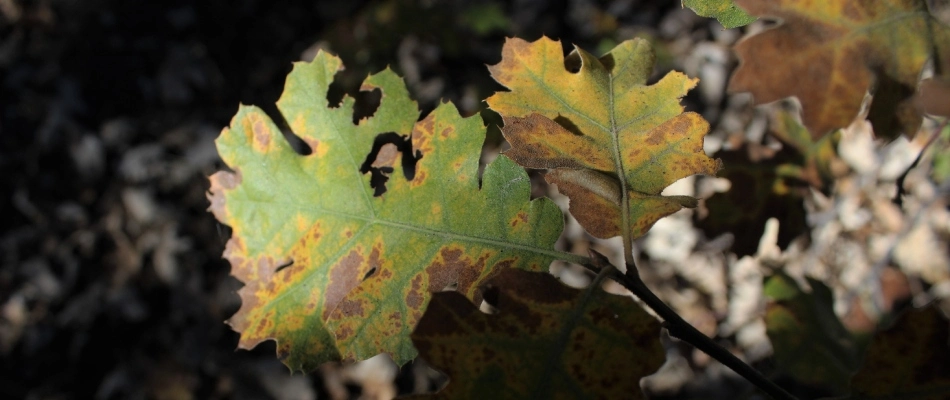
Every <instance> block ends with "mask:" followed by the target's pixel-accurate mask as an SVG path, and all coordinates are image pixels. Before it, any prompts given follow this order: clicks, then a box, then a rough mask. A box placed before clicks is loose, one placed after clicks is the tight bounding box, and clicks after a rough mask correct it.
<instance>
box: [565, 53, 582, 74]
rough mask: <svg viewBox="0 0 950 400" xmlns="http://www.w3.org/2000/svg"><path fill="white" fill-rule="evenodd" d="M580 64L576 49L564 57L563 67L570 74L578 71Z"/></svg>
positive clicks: (579, 56)
mask: <svg viewBox="0 0 950 400" xmlns="http://www.w3.org/2000/svg"><path fill="white" fill-rule="evenodd" d="M582 64H583V62H582V61H581V55H580V54H578V53H577V50H574V51H572V52H571V54H568V55H567V57H564V69H566V70H567V72H570V73H572V74H576V73H578V72H580V71H581V66H582Z"/></svg>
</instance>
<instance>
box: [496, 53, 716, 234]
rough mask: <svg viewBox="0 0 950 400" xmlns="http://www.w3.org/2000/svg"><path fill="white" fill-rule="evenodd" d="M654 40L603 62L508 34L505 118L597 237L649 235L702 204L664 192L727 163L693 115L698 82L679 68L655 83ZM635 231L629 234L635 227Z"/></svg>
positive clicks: (499, 69)
mask: <svg viewBox="0 0 950 400" xmlns="http://www.w3.org/2000/svg"><path fill="white" fill-rule="evenodd" d="M654 60H655V56H654V53H653V49H652V48H651V47H650V44H649V42H647V41H646V40H643V39H634V40H628V41H625V42H623V43H621V44H620V45H618V46H617V47H615V48H614V49H613V50H611V51H610V52H609V53H607V54H606V55H604V56H603V57H600V58H599V59H598V58H596V57H594V56H593V55H591V54H590V53H588V52H586V51H584V50H582V49H580V48H575V49H574V51H573V52H571V54H570V55H569V56H568V57H567V58H565V57H564V53H563V50H562V48H561V44H560V42H556V41H553V40H550V39H548V38H546V37H542V38H541V39H539V40H537V41H535V42H533V43H529V42H526V41H524V40H521V39H508V40H507V41H506V42H505V45H504V47H503V48H502V60H501V62H500V63H498V64H496V65H494V66H491V67H489V69H490V71H491V74H492V77H493V78H494V79H495V80H496V81H498V82H499V83H501V84H502V85H504V86H505V87H506V88H508V89H509V90H510V91H508V92H498V93H495V94H494V95H492V96H491V97H489V98H488V99H487V102H488V105H489V107H491V108H492V109H493V110H495V111H496V112H498V113H499V114H501V115H502V117H503V119H504V124H505V126H504V127H503V128H502V132H503V134H504V135H505V138H507V139H508V142H509V143H510V144H511V150H509V151H507V152H506V153H505V154H506V155H508V156H509V157H511V159H512V160H514V161H515V162H517V163H518V164H520V165H522V166H525V167H528V168H536V169H549V170H550V171H549V172H548V173H547V174H546V175H545V179H546V180H547V181H548V182H550V183H553V184H556V185H557V186H558V190H559V191H560V192H561V193H562V194H564V195H566V196H568V197H569V198H570V212H571V214H573V215H574V216H575V217H576V218H577V220H578V221H579V222H580V223H581V225H582V226H583V227H584V228H585V229H586V230H587V231H588V232H589V233H590V234H591V235H593V236H596V237H599V238H608V237H613V236H624V237H625V238H627V237H629V238H630V239H633V238H636V237H638V236H642V235H643V234H645V233H646V231H647V230H649V228H650V227H651V226H652V225H653V224H654V223H655V222H656V221H657V220H658V219H660V218H662V217H664V216H667V215H669V214H672V213H674V212H676V211H678V210H680V209H681V208H682V207H695V205H696V199H694V198H692V197H688V196H661V195H660V193H661V192H662V191H663V189H664V188H666V187H667V186H669V185H670V184H672V183H673V182H675V181H676V180H678V179H680V178H684V177H687V176H690V175H695V174H709V175H713V174H715V173H716V171H718V170H719V168H720V163H719V162H718V161H716V160H713V159H710V158H709V157H707V156H706V155H705V153H704V152H703V136H704V135H705V134H706V132H707V131H708V130H709V124H708V123H707V122H706V121H705V120H704V119H703V118H702V117H701V116H699V114H696V113H692V112H687V113H684V112H683V107H682V106H681V105H680V98H682V97H683V96H684V95H685V94H686V92H687V91H688V90H689V89H691V88H693V87H694V86H695V85H696V82H697V80H696V79H690V78H687V77H686V75H684V74H682V73H679V72H670V73H669V74H667V75H666V76H665V77H663V79H661V80H660V81H659V82H657V83H656V84H653V85H647V84H646V82H647V78H649V76H650V74H651V73H652V71H653V64H654ZM625 230H627V231H625Z"/></svg>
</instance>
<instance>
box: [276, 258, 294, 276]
mask: <svg viewBox="0 0 950 400" xmlns="http://www.w3.org/2000/svg"><path fill="white" fill-rule="evenodd" d="M291 265H294V260H290V261H287V262H286V263H284V264H282V265H278V266H277V269H275V270H274V273H275V274H276V273H278V272H280V271H282V270H284V269H286V268H287V267H289V266H291Z"/></svg>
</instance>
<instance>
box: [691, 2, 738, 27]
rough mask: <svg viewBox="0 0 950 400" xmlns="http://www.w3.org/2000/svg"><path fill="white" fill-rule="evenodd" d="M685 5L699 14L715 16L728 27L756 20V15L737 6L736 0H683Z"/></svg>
mask: <svg viewBox="0 0 950 400" xmlns="http://www.w3.org/2000/svg"><path fill="white" fill-rule="evenodd" d="M683 7H689V8H690V9H692V10H693V11H695V12H696V14H697V15H699V16H702V17H711V18H715V19H716V20H718V21H719V23H720V24H722V26H723V27H724V28H726V29H731V28H738V27H740V26H745V25H749V24H751V23H752V22H753V21H755V17H753V16H751V15H749V14H748V13H746V12H745V11H743V10H742V9H741V8H739V7H738V6H736V3H735V2H734V0H683Z"/></svg>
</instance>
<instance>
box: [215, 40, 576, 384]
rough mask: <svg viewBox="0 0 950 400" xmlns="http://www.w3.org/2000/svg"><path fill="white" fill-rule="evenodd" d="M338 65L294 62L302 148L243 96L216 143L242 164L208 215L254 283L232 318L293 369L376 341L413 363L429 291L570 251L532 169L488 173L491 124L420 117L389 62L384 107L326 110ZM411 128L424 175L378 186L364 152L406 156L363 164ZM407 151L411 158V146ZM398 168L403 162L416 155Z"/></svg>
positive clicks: (292, 116)
mask: <svg viewBox="0 0 950 400" xmlns="http://www.w3.org/2000/svg"><path fill="white" fill-rule="evenodd" d="M341 69H342V63H341V62H340V60H339V59H338V58H336V57H334V56H331V55H329V54H327V53H324V52H321V53H319V54H318V55H317V56H316V58H315V59H314V61H313V62H310V63H296V64H295V65H294V68H293V71H292V72H291V73H290V74H289V75H288V77H287V83H286V86H285V88H284V93H283V95H282V96H281V98H280V100H279V101H278V102H277V106H278V109H279V110H280V112H281V114H282V116H283V118H284V119H285V120H286V121H287V123H288V125H289V127H290V129H291V130H292V131H293V133H294V134H296V135H297V136H299V137H300V138H301V139H302V140H303V141H304V142H306V143H307V144H308V145H309V146H310V148H311V149H312V153H311V154H309V155H306V156H303V155H299V154H297V153H296V152H295V151H294V150H293V149H292V148H291V147H290V145H289V144H288V143H287V142H286V141H285V139H284V138H283V137H282V134H281V131H280V129H278V127H277V126H276V125H275V124H274V122H273V121H272V120H271V119H270V118H269V117H268V116H267V115H266V114H265V113H264V112H263V111H262V110H261V109H259V108H256V107H250V106H242V107H241V108H240V109H239V110H238V113H237V115H235V116H234V118H233V120H232V121H231V125H230V127H229V128H225V129H224V130H223V131H222V132H221V135H220V137H219V138H218V139H217V141H216V144H217V147H218V152H219V153H220V155H221V158H222V159H223V160H224V162H225V163H226V164H227V166H228V167H229V168H230V169H231V171H220V172H217V173H216V174H214V175H213V176H212V177H211V189H210V194H209V199H210V201H211V211H212V212H213V213H214V215H215V217H216V218H217V219H218V220H219V221H221V222H222V223H224V224H227V225H229V226H231V228H232V230H233V234H232V237H231V239H230V240H229V241H228V244H227V247H226V250H225V253H224V256H225V257H226V258H227V259H228V260H229V261H230V263H231V268H232V275H234V276H235V277H236V278H237V279H239V280H240V281H241V282H243V283H244V284H245V286H244V287H243V288H242V289H241V290H240V291H239V295H240V297H241V301H242V305H241V308H240V310H238V312H237V313H236V314H235V315H234V316H233V317H231V319H230V320H229V321H228V323H229V324H230V325H231V326H232V328H233V329H235V330H236V331H238V332H240V334H241V338H240V342H239V344H238V346H239V347H240V348H245V349H249V348H252V347H254V346H256V345H257V344H258V343H260V342H262V341H264V340H275V341H276V342H277V351H278V355H279V357H280V358H281V359H282V360H283V362H284V363H285V364H286V365H288V366H289V367H290V368H291V369H292V370H303V371H306V370H310V369H313V368H315V367H316V366H318V365H319V364H321V363H323V362H327V361H333V360H341V359H355V360H361V359H366V358H369V357H371V356H374V355H376V354H378V353H380V352H385V353H389V354H390V355H392V357H393V359H394V360H395V361H396V362H398V363H400V364H402V363H405V362H406V361H408V360H410V359H412V358H413V357H414V356H415V355H416V351H415V349H414V348H413V346H412V343H411V341H410V339H409V334H410V333H411V332H412V330H413V328H414V327H415V326H416V323H417V322H418V320H419V318H420V317H421V316H422V313H423V310H425V308H426V305H427V304H428V303H429V300H430V298H431V294H432V293H433V292H438V291H442V290H444V289H446V288H447V287H450V286H455V287H457V290H458V292H460V293H462V294H463V295H464V296H466V297H467V298H469V299H471V300H474V301H479V300H480V298H481V292H480V291H479V289H478V287H479V284H480V283H481V282H483V281H484V280H485V279H487V278H489V277H491V276H493V275H495V274H496V273H497V272H498V271H500V270H502V269H505V268H521V269H527V270H545V269H546V268H547V267H548V266H549V264H550V263H551V261H552V260H554V259H555V258H557V257H558V255H559V254H562V253H558V252H556V251H554V250H553V245H554V242H555V241H556V240H557V238H558V236H559V235H560V232H561V228H562V226H563V221H562V215H561V213H560V211H559V210H558V208H557V206H556V205H555V204H554V203H553V202H551V201H550V200H547V199H537V200H533V201H529V188H530V185H529V180H528V176H527V174H526V173H525V172H524V170H523V169H521V168H520V167H518V166H517V165H516V164H514V163H513V162H512V161H511V160H509V159H507V158H505V157H500V158H498V159H497V161H495V162H494V163H492V164H490V165H489V166H488V167H487V168H486V169H485V172H484V177H483V178H484V179H483V180H482V181H481V182H480V181H479V177H478V168H479V155H480V149H481V146H482V143H483V141H484V139H485V127H484V126H483V124H482V121H481V120H480V119H477V118H468V119H465V118H462V117H460V116H459V114H458V111H457V110H456V108H455V107H454V106H453V105H451V104H442V105H440V106H439V107H438V108H436V109H435V110H434V111H433V112H432V113H431V114H429V115H428V116H427V117H426V118H424V119H422V120H421V121H418V122H417V120H418V118H419V110H418V108H417V106H416V104H415V102H413V101H412V100H410V99H409V95H408V92H407V90H406V87H405V84H404V83H403V82H402V80H401V79H400V78H399V77H398V76H397V75H396V74H395V73H393V72H392V71H390V70H388V69H387V70H384V71H382V72H380V73H378V74H375V75H371V76H369V77H368V78H367V79H366V80H365V81H364V83H363V86H362V88H361V90H376V89H378V90H380V92H381V94H382V97H381V100H380V104H379V107H378V109H377V110H376V111H375V113H374V115H372V116H371V117H368V118H364V119H362V120H360V121H358V123H356V124H354V123H353V120H352V116H353V106H354V100H353V98H351V97H348V96H347V97H344V99H343V101H342V103H341V104H340V105H339V106H338V107H328V104H327V90H328V88H329V86H330V84H331V82H332V81H333V77H334V75H335V74H336V73H337V71H339V70H341ZM391 133H396V134H398V135H403V136H408V137H409V140H410V141H411V146H412V151H411V154H412V155H413V157H415V158H417V159H418V161H417V162H416V164H415V166H414V175H413V176H412V179H408V178H407V177H406V176H405V175H407V174H409V172H405V173H393V174H391V176H390V177H389V180H388V183H387V186H388V187H387V189H386V191H385V192H384V193H383V194H382V195H380V196H374V190H373V188H372V187H371V185H370V181H371V176H370V175H368V174H364V173H363V172H361V167H362V165H363V164H364V162H372V163H373V165H374V166H376V167H380V168H383V167H387V168H393V169H395V168H398V166H396V165H395V161H396V159H397V157H395V156H393V154H396V153H393V152H389V153H386V154H387V155H384V152H380V153H379V155H378V156H377V157H376V158H375V159H373V160H368V157H369V154H370V151H371V149H373V144H374V140H375V139H376V138H377V136H378V135H380V134H391ZM404 158H405V157H404ZM403 167H406V166H405V165H404V166H403Z"/></svg>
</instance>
